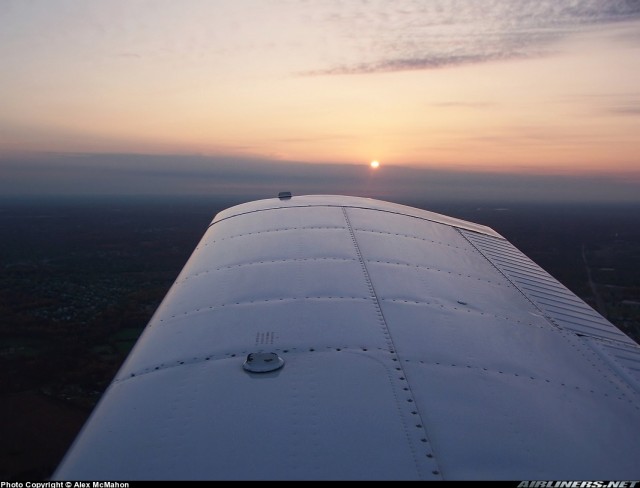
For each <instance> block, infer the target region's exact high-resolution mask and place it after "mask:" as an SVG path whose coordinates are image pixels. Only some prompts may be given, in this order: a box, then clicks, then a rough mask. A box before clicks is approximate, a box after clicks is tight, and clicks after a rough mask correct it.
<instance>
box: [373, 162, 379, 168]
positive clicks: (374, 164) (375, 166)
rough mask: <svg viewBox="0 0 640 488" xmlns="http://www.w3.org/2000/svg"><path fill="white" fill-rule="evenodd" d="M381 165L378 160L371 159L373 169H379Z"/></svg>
mask: <svg viewBox="0 0 640 488" xmlns="http://www.w3.org/2000/svg"><path fill="white" fill-rule="evenodd" d="M379 166H380V162H378V161H371V167H372V168H373V169H377V168H378V167H379Z"/></svg>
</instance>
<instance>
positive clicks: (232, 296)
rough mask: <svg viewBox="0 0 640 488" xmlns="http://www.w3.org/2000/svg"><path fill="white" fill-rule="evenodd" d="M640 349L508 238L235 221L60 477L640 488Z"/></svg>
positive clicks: (321, 214)
mask: <svg viewBox="0 0 640 488" xmlns="http://www.w3.org/2000/svg"><path fill="white" fill-rule="evenodd" d="M639 439H640V347H638V345H637V344H636V343H635V342H634V341H632V340H631V339H630V338H628V337H627V336H626V335H625V334H623V333H622V332H620V331H619V330H618V329H617V328H616V327H614V326H613V325H612V324H611V323H609V322H608V321H607V320H605V319H604V318H603V317H602V316H601V315H599V314H598V313H596V312H595V311H594V310H593V309H591V308H590V307H589V306H588V305H586V304H585V303H584V302H583V301H582V300H580V299H579V298H578V297H577V296H575V295H574V294H573V293H571V292H570V291H569V290H568V289H567V288H565V287H564V286H563V285H561V284H560V283H559V282H558V281H556V280H555V279H554V278H553V277H551V276H550V275H549V274H548V273H546V272H545V271H543V270H542V269H541V268H540V267H539V266H537V265H536V264H535V263H533V262H532V261H531V260H530V259H528V258H527V257H526V256H525V255H524V254H522V253H521V252H520V251H518V250H517V249H516V248H515V247H514V246H513V245H511V244H510V243H509V242H508V241H507V240H505V239H504V238H503V237H502V236H500V235H499V234H498V233H496V232H495V231H493V230H492V229H490V228H488V227H485V226H482V225H477V224H474V223H471V222H466V221H462V220H458V219H455V218H450V217H447V216H444V215H439V214H436V213H432V212H427V211H423V210H418V209H415V208H411V207H406V206H402V205H396V204H392V203H388V202H382V201H376V200H371V199H366V198H355V197H346V196H322V195H316V196H304V197H293V198H289V196H288V195H282V197H281V198H277V199H270V200H261V201H256V202H251V203H246V204H243V205H239V206H236V207H232V208H230V209H227V210H225V211H223V212H221V213H220V214H218V215H217V216H216V217H215V219H214V220H213V222H212V224H211V225H210V227H209V228H208V230H207V231H206V233H205V235H204V237H203V238H202V240H201V242H200V244H199V245H198V247H197V248H196V249H195V251H194V253H193V255H192V256H191V258H190V259H189V261H188V262H187V264H186V266H185V267H184V269H183V270H182V272H181V273H180V275H179V277H178V278H177V280H176V282H175V283H174V285H173V286H172V288H171V289H170V291H169V292H168V294H167V296H166V297H165V299H164V301H163V302H162V304H161V305H160V307H159V308H158V310H157V312H156V313H155V315H154V316H153V318H152V319H151V321H150V322H149V324H148V326H147V327H146V329H145V330H144V332H143V334H142V336H141V337H140V339H139V340H138V342H137V344H136V346H135V347H134V349H133V350H132V352H131V354H130V355H129V357H128V359H127V360H126V362H125V363H124V365H123V366H122V368H121V370H120V371H119V373H118V374H117V376H116V378H115V379H114V380H113V382H112V384H111V385H110V386H109V388H108V390H107V391H106V393H105V394H104V395H103V397H102V399H101V401H100V402H99V404H98V406H97V407H96V409H95V410H94V412H93V414H92V415H91V417H90V419H89V420H88V422H87V424H86V425H85V427H84V428H83V429H82V431H81V433H80V434H79V436H78V438H77V439H76V441H75V443H74V444H73V446H72V448H71V449H70V451H69V452H68V453H67V455H66V457H65V458H64V460H63V462H62V463H61V465H60V467H59V468H58V470H57V471H56V473H55V475H54V479H56V480H64V479H92V480H98V479H105V480H117V479H121V480H135V479H185V480H186V479H396V480H401V479H426V480H440V479H509V480H513V479H605V480H608V479H638V478H640V463H639V462H638V461H639V460H640V442H639V441H638V440H639Z"/></svg>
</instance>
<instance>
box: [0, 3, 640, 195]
mask: <svg viewBox="0 0 640 488" xmlns="http://www.w3.org/2000/svg"><path fill="white" fill-rule="evenodd" d="M0 62H1V66H2V75H1V76H0V179H1V178H2V173H4V174H5V184H4V187H3V185H2V182H1V181H0V190H1V191H10V188H8V187H9V186H11V185H13V186H11V188H13V189H15V188H16V187H15V184H17V182H19V180H20V179H22V181H23V183H25V185H28V184H32V183H33V184H34V185H36V186H37V184H40V183H42V182H43V181H46V179H44V178H45V176H44V175H45V174H46V173H47V168H49V170H50V169H51V168H57V167H60V166H65V164H67V163H65V164H63V163H62V161H63V160H64V161H66V162H68V159H61V157H59V155H69V154H81V155H85V156H86V157H82V158H76V159H74V161H75V162H74V163H73V164H71V163H69V164H71V166H68V165H67V166H65V168H67V169H68V168H69V167H71V168H73V167H74V166H73V165H78V164H80V166H81V167H82V168H83V169H84V170H86V169H87V167H86V165H91V164H96V163H95V160H96V158H94V157H93V156H90V155H96V154H117V155H126V154H128V155H130V154H138V155H178V156H198V157H200V156H206V157H209V158H210V159H209V163H208V165H209V170H212V171H213V170H215V171H214V172H216V174H218V173H219V172H220V165H221V164H222V163H221V161H227V162H233V161H236V160H237V161H247V160H251V161H254V162H256V164H257V166H251V167H254V168H258V167H259V168H265V167H268V166H269V164H273V162H274V161H281V162H306V163H317V164H320V165H322V164H326V163H333V164H338V163H339V164H360V165H366V164H367V163H368V162H369V161H371V160H373V159H377V160H379V161H380V162H381V168H380V170H378V171H380V175H379V176H377V177H378V178H380V177H382V172H381V170H383V169H384V168H385V167H386V166H389V165H391V166H398V167H401V166H402V167H419V168H423V169H424V168H427V169H429V170H433V171H438V172H447V171H448V172H460V171H464V172H467V173H468V172H473V173H474V174H476V173H478V174H479V173H483V172H490V173H491V174H496V173H503V174H505V173H508V174H534V175H538V176H540V175H549V174H559V175H563V178H564V177H567V176H574V177H586V178H594V177H596V176H599V175H606V178H607V181H610V180H611V181H612V179H617V180H618V181H621V180H624V184H625V185H626V188H627V190H628V188H629V184H630V182H631V183H633V182H635V184H636V185H637V189H638V192H639V193H640V1H639V0H626V1H624V0H421V1H417V0H416V1H410V0H406V1H401V0H394V1H390V0H386V1H376V0H368V1H366V0H362V1H358V0H342V1H341V0H324V1H321V0H318V1H314V0H307V1H304V0H228V1H227V0H180V1H175V0H166V1H163V0H153V1H152V0H103V1H97V0H93V1H92V0H15V1H12V0H0ZM53 155H55V157H54V156H53ZM87 155H89V156H87ZM72 159H73V158H72ZM98 159H99V158H98ZM196 159H197V160H198V161H200V159H198V158H195V159H194V158H193V157H192V158H191V159H189V158H187V159H183V160H182V161H183V162H182V163H180V164H179V163H177V162H176V167H175V168H173V170H172V171H173V173H180V174H182V173H181V171H186V172H187V173H188V172H192V171H194V168H197V167H198V165H199V164H201V163H197V164H195V166H194V164H192V163H193V162H194V161H195V160H196ZM116 160H117V161H120V162H122V161H125V160H126V158H125V159H123V158H122V157H120V156H118V157H116V158H113V161H116ZM101 161H102V164H103V165H104V164H106V163H105V161H106V160H104V159H103V160H101ZM128 161H129V163H127V164H124V165H123V166H122V168H121V169H123V170H127V171H131V170H132V165H133V166H135V165H136V164H137V163H136V161H138V163H139V160H136V159H135V158H129V159H128ZM144 161H145V164H144V165H142V166H141V167H140V168H141V170H142V168H147V167H148V165H149V164H151V165H153V163H150V162H149V161H150V160H149V159H148V158H145V159H144ZM158 161H160V162H159V163H157V164H158V166H159V167H161V168H162V169H161V170H160V171H167V159H166V158H159V159H158ZM176 161H177V159H176ZM184 161H188V163H185V162H184ZM34 162H37V164H36V163H34ZM79 162H81V163H79ZM239 164H240V163H239ZM240 166H242V164H240ZM89 167H91V166H89ZM116 167H120V166H118V165H116ZM274 167H275V166H274ZM20 168H22V169H20ZM38 168H40V169H38ZM136 168H137V167H136ZM212 168H213V169H212ZM242 168H244V169H246V168H247V166H246V165H245V166H242ZM112 169H113V168H112ZM244 169H243V170H244ZM136 170H137V169H136ZM20 171H22V174H19V173H20ZM65 174H67V173H65ZM123 174H124V173H123ZM38 178H40V180H39V179H38ZM60 178H61V177H59V178H58V179H60ZM10 182H11V183H10ZM639 199H640V197H639Z"/></svg>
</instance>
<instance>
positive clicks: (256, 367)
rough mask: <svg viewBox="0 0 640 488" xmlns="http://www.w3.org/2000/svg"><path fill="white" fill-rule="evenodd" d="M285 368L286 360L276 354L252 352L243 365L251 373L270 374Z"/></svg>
mask: <svg viewBox="0 0 640 488" xmlns="http://www.w3.org/2000/svg"><path fill="white" fill-rule="evenodd" d="M283 366H284V359H282V358H281V357H280V356H278V355H277V354H276V353H275V352H252V353H251V354H249V355H247V359H246V361H245V362H244V364H243V365H242V367H243V368H244V370H245V371H249V372H250V373H269V372H271V371H276V370H278V369H280V368H282V367H283Z"/></svg>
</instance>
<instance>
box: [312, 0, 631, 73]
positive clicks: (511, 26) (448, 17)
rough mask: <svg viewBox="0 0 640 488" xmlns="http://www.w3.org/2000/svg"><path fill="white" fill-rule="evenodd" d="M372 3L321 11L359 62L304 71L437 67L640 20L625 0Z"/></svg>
mask: <svg viewBox="0 0 640 488" xmlns="http://www.w3.org/2000/svg"><path fill="white" fill-rule="evenodd" d="M372 5H373V4H365V5H363V6H362V7H360V8H351V9H348V11H347V13H333V14H331V15H327V18H326V20H327V22H331V23H332V24H334V26H335V27H336V28H337V30H338V31H339V32H342V35H343V38H344V40H346V41H347V42H348V43H350V44H351V45H352V46H354V47H355V49H356V51H357V53H358V57H359V58H361V59H364V61H359V62H349V61H347V62H343V63H336V64H334V65H333V66H330V67H328V68H321V69H317V70H309V71H305V72H303V73H301V74H303V75H307V76H320V75H352V74H370V73H379V72H390V71H410V70H434V69H442V68H448V67H456V66H465V65H473V64H478V63H485V62H493V61H503V60H512V59H528V58H532V57H540V56H544V55H546V54H549V53H552V52H554V44H555V43H557V42H558V41H560V40H562V39H564V38H566V37H567V36H570V35H572V34H575V33H577V32H580V31H583V30H584V29H588V28H590V27H592V26H598V25H605V24H612V23H617V22H628V21H637V20H640V2H637V1H625V0H613V1H606V2H603V1H601V0H577V1H573V2H567V1H562V0H560V1H558V0H554V1H550V0H520V1H513V0H493V1H483V2H478V1H475V0H461V1H460V0H457V1H454V0H440V1H437V0H434V1H433V2H418V1H404V2H393V3H392V4H388V5H386V6H380V5H379V4H376V8H373V7H372ZM627 41H628V42H631V41H632V40H631V41H629V39H627Z"/></svg>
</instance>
